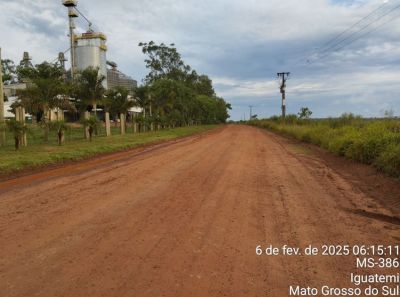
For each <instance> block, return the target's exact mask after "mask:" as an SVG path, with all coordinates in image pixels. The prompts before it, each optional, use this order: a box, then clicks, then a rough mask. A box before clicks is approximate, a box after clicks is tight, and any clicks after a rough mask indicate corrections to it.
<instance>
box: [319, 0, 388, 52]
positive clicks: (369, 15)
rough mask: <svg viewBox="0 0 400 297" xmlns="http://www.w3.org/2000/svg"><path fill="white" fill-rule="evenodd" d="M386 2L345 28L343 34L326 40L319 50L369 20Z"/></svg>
mask: <svg viewBox="0 0 400 297" xmlns="http://www.w3.org/2000/svg"><path fill="white" fill-rule="evenodd" d="M387 3H388V2H385V3H383V4H382V5H380V6H379V7H378V8H376V9H374V10H373V11H372V12H371V13H369V14H368V15H366V16H365V17H363V18H362V19H360V20H359V21H358V22H356V23H354V24H353V25H351V26H350V27H349V28H347V29H346V30H344V31H343V32H341V33H339V34H338V35H336V36H335V37H333V38H332V39H330V40H328V41H327V42H326V43H324V44H323V45H322V46H321V47H320V48H321V49H323V48H325V47H326V46H327V45H328V44H330V43H332V42H333V41H335V40H337V39H339V38H340V37H341V36H343V35H344V34H346V33H347V32H349V31H351V29H353V28H354V27H356V26H357V25H359V24H361V23H362V22H363V21H364V20H367V19H369V18H370V17H371V16H372V15H374V14H375V13H376V12H378V11H379V10H381V9H382V8H384V7H385V6H386V4H387Z"/></svg>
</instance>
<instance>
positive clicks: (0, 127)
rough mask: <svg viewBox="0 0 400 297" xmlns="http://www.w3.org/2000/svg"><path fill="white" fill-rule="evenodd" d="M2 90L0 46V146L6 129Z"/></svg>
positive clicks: (4, 137) (4, 140)
mask: <svg viewBox="0 0 400 297" xmlns="http://www.w3.org/2000/svg"><path fill="white" fill-rule="evenodd" d="M5 124H6V122H5V119H4V90H3V67H2V64H1V47H0V146H3V145H5V144H6V130H5V128H6V127H4V125H5Z"/></svg>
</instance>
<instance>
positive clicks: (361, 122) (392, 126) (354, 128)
mask: <svg viewBox="0 0 400 297" xmlns="http://www.w3.org/2000/svg"><path fill="white" fill-rule="evenodd" d="M250 124H251V125H254V126H258V127H261V128H267V129H270V130H273V131H276V132H278V133H280V134H283V135H286V136H290V137H294V138H296V139H298V140H301V141H303V142H308V143H313V144H316V145H318V146H321V147H323V148H325V149H326V150H328V151H330V152H331V153H334V154H336V155H339V156H344V157H346V158H349V159H352V160H355V161H359V162H361V163H365V164H370V165H373V166H375V167H376V168H378V169H380V170H381V171H383V172H385V173H387V174H389V175H391V176H393V177H397V178H400V120H399V119H374V120H371V119H363V118H361V117H357V116H354V115H352V114H345V115H343V116H342V117H340V118H336V119H332V118H330V119H322V120H299V119H298V118H296V117H295V116H289V117H288V118H287V120H286V123H285V124H283V123H282V122H281V120H280V119H279V118H277V117H273V118H271V119H268V120H256V121H252V122H250Z"/></svg>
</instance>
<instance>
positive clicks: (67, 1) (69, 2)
mask: <svg viewBox="0 0 400 297" xmlns="http://www.w3.org/2000/svg"><path fill="white" fill-rule="evenodd" d="M62 3H63V5H64V6H65V7H67V8H68V18H69V39H70V47H71V79H72V80H73V79H74V78H75V66H76V64H75V44H74V43H75V40H74V39H75V35H74V29H75V23H74V18H77V17H78V13H77V12H76V10H75V8H76V5H77V3H76V0H63V2H62Z"/></svg>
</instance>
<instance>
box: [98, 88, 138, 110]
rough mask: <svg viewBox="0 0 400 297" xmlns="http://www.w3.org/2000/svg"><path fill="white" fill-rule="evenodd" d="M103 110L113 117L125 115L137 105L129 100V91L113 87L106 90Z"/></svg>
mask: <svg viewBox="0 0 400 297" xmlns="http://www.w3.org/2000/svg"><path fill="white" fill-rule="evenodd" d="M103 103H104V108H105V109H106V110H107V111H108V112H110V114H112V115H114V116H118V115H119V114H121V113H124V114H125V113H127V112H128V111H129V109H130V108H132V107H134V106H135V105H136V104H137V103H136V102H135V101H134V100H133V99H130V98H129V90H128V89H126V88H124V87H115V88H113V89H110V90H108V92H107V93H106V99H105V100H104V102H103Z"/></svg>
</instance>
